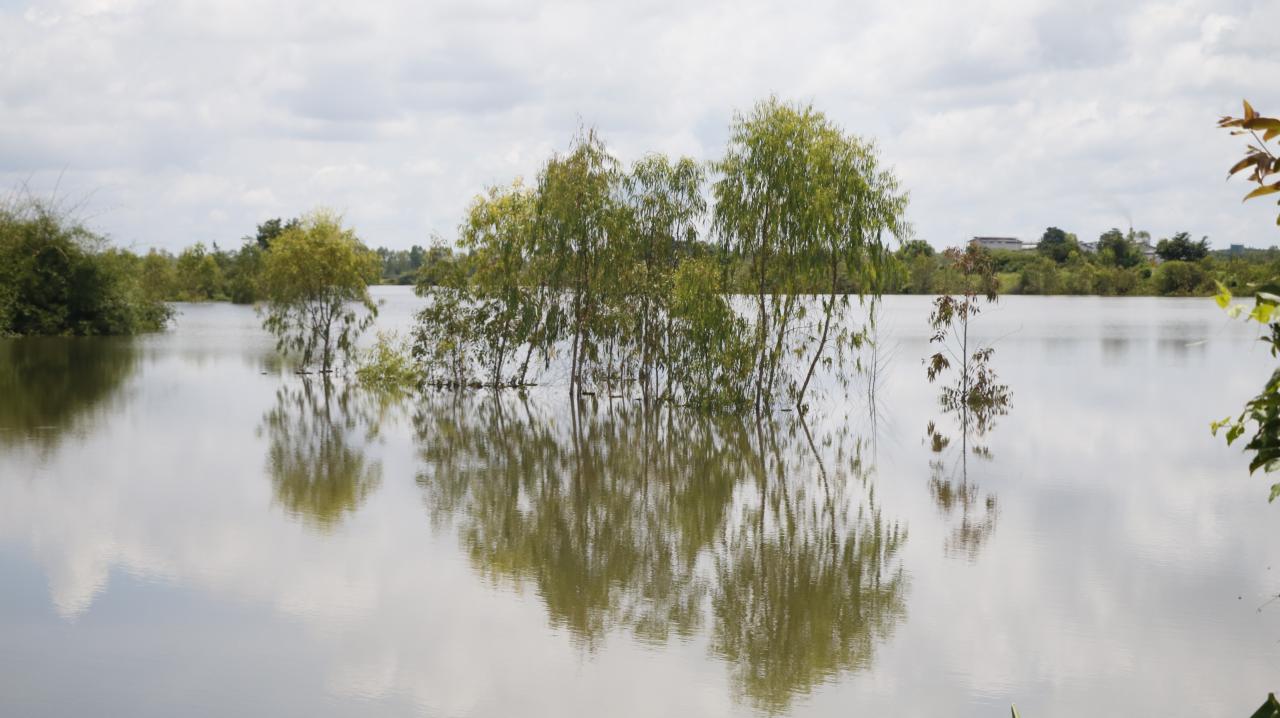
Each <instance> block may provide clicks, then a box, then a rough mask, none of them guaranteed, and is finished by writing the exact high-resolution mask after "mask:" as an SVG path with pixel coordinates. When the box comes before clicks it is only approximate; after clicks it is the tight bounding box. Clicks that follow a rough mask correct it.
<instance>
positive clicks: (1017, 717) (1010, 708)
mask: <svg viewBox="0 0 1280 718" xmlns="http://www.w3.org/2000/svg"><path fill="white" fill-rule="evenodd" d="M1009 710H1011V711H1013V718H1022V717H1021V716H1020V715H1018V707H1017V706H1015V705H1011V706H1009Z"/></svg>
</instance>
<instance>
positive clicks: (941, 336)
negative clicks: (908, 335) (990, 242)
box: [925, 245, 1009, 412]
mask: <svg viewBox="0 0 1280 718" xmlns="http://www.w3.org/2000/svg"><path fill="white" fill-rule="evenodd" d="M947 254H948V258H949V259H950V260H951V261H952V264H953V266H954V267H955V269H956V273H957V277H958V278H959V280H960V284H959V287H958V288H957V290H956V294H957V295H958V296H951V295H949V294H944V295H942V296H939V297H938V298H937V299H935V300H934V301H933V311H932V312H931V313H930V315H929V326H930V327H931V328H932V329H933V335H932V336H931V337H930V338H929V341H930V342H931V343H934V344H937V345H939V347H940V350H939V351H938V352H936V353H935V354H934V355H933V356H931V357H929V359H928V360H927V361H926V369H925V374H926V376H928V378H929V381H930V382H932V381H935V380H936V379H937V378H938V377H939V376H941V375H943V374H944V373H945V372H947V371H948V370H949V369H951V368H952V366H953V364H956V365H958V366H957V367H956V368H957V369H958V371H959V377H958V378H957V379H956V380H955V382H954V383H953V384H951V385H949V386H946V387H943V390H942V396H941V399H942V405H943V407H944V408H946V409H947V410H960V411H965V412H968V411H969V410H977V411H989V410H991V409H993V408H996V409H1000V410H1003V409H1004V408H1005V407H1006V406H1007V405H1008V403H1009V387H1008V386H1006V385H1004V384H1001V383H999V382H998V381H997V380H996V375H995V371H994V370H992V369H991V367H990V362H991V356H992V354H993V353H994V352H995V349H994V348H993V347H991V346H979V345H977V344H976V342H973V341H971V340H970V337H969V323H970V322H971V321H972V319H973V318H974V317H976V316H977V315H978V314H979V313H980V312H981V311H982V307H981V305H980V304H979V299H980V298H983V299H985V300H986V301H987V302H988V303H989V302H994V301H996V278H995V272H994V266H993V263H992V260H991V255H990V254H989V253H988V252H986V251H984V250H982V249H980V248H978V247H977V246H976V245H969V246H968V247H967V248H966V249H964V250H963V251H961V250H959V249H950V250H947Z"/></svg>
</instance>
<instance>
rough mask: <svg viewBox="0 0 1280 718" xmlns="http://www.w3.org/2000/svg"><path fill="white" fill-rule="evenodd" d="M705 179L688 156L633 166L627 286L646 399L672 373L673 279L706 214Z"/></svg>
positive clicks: (628, 185) (652, 158)
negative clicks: (659, 382) (660, 381)
mask: <svg viewBox="0 0 1280 718" xmlns="http://www.w3.org/2000/svg"><path fill="white" fill-rule="evenodd" d="M704 178H705V171H704V170H703V168H702V166H701V165H699V164H698V163H697V162H695V161H693V160H691V159H689V158H687V157H682V158H680V159H679V160H676V161H675V162H672V161H671V160H669V159H668V158H667V157H665V156H664V155H659V154H652V155H648V156H646V157H644V158H643V159H641V160H639V161H638V162H636V163H635V164H634V165H632V167H631V172H630V173H629V174H628V175H627V176H626V178H625V181H624V183H623V188H624V197H625V203H626V207H627V209H628V210H629V212H628V216H627V225H628V227H629V229H630V232H629V233H628V237H629V239H630V241H629V242H628V254H629V255H630V256H629V260H630V261H629V267H630V271H629V272H628V277H627V280H628V281H627V282H626V285H627V291H628V293H629V294H630V295H631V299H632V302H631V306H632V308H633V309H634V314H632V315H631V317H632V322H631V324H630V328H631V332H630V338H631V343H632V344H633V345H634V349H635V354H636V355H637V378H638V379H639V383H640V388H641V392H642V393H643V395H644V396H645V397H646V398H648V397H650V396H652V395H654V394H656V393H657V391H658V381H659V380H660V378H661V376H663V375H665V376H667V377H668V378H669V377H670V374H671V365H670V362H671V350H670V347H669V342H670V338H671V336H672V333H673V332H672V316H671V301H672V296H673V290H674V284H673V280H674V277H675V273H676V268H677V266H678V265H679V263H680V259H681V256H682V255H684V254H687V253H688V248H689V247H691V246H692V245H693V243H694V242H696V241H697V237H698V224H699V223H700V222H701V220H702V218H703V216H704V215H705V213H706V209H707V203H706V200H705V199H704V198H703V196H702V183H703V180H704ZM666 393H668V394H669V393H670V383H669V382H668V387H667V391H666Z"/></svg>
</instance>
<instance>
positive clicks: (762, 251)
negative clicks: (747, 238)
mask: <svg viewBox="0 0 1280 718" xmlns="http://www.w3.org/2000/svg"><path fill="white" fill-rule="evenodd" d="M768 226H769V213H768V212H767V211H766V212H765V219H764V227H762V228H761V230H760V248H759V250H758V252H757V254H756V274H757V277H758V285H757V288H756V298H757V300H758V302H759V310H758V312H757V319H756V327H757V329H758V331H757V335H758V336H757V342H756V343H757V346H756V413H759V412H760V409H761V403H762V401H763V398H764V397H763V396H762V392H763V391H764V373H765V357H766V353H767V347H768V336H769V314H768V312H766V311H765V302H764V296H765V288H766V282H765V276H766V275H765V272H766V270H767V268H768V256H767V252H766V245H767V242H768V236H769V235H768Z"/></svg>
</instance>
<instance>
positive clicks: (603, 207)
mask: <svg viewBox="0 0 1280 718" xmlns="http://www.w3.org/2000/svg"><path fill="white" fill-rule="evenodd" d="M618 172H619V169H618V163H617V160H615V159H614V158H613V156H612V155H610V154H609V153H608V151H607V150H606V149H605V145H604V142H603V140H601V139H600V137H599V136H598V135H597V134H596V132H595V130H591V129H588V130H585V131H584V132H583V133H582V134H581V135H580V136H579V137H578V138H576V139H575V140H574V144H573V147H572V148H571V149H570V150H569V152H568V153H566V154H564V155H557V156H555V157H552V158H551V159H550V160H549V161H548V162H547V164H546V165H545V166H544V167H543V169H542V172H541V173H540V174H539V175H538V190H537V205H536V213H537V214H536V216H537V220H536V221H537V224H536V245H535V249H534V252H533V253H534V261H535V262H536V263H537V266H538V267H539V268H540V272H539V273H540V275H541V279H542V280H543V281H545V282H546V283H547V284H548V285H550V286H556V287H559V288H561V289H562V291H563V292H564V293H565V295H566V301H567V304H568V307H567V312H566V314H567V316H566V318H565V325H564V331H565V334H566V335H567V337H568V339H569V342H570V349H569V391H570V393H574V392H576V391H581V390H582V387H583V385H584V380H585V379H586V378H587V376H588V375H589V374H591V373H593V370H595V369H597V368H598V366H597V365H598V364H599V362H600V360H601V358H602V353H601V347H602V345H603V344H604V343H605V342H606V341H607V340H608V338H609V335H610V332H611V327H610V326H609V325H610V323H611V321H612V320H614V319H615V317H614V316H612V315H611V313H610V312H609V307H608V305H607V304H606V303H605V302H604V301H603V300H604V298H605V297H604V295H605V292H606V286H607V282H606V275H607V274H608V273H610V272H611V271H612V270H616V269H617V266H616V265H615V264H612V263H611V260H612V256H611V255H612V253H613V251H614V250H615V243H616V237H615V235H616V234H618V233H619V229H620V228H619V227H618V225H617V223H618V220H619V203H618V202H617V197H616V195H615V189H616V182H617V178H618ZM556 339H558V336H556V335H554V334H547V335H545V336H544V337H543V341H544V342H547V343H551V342H554V341H555V340H556Z"/></svg>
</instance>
